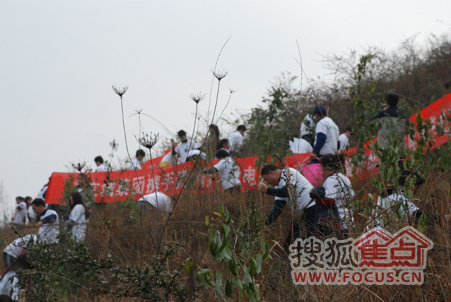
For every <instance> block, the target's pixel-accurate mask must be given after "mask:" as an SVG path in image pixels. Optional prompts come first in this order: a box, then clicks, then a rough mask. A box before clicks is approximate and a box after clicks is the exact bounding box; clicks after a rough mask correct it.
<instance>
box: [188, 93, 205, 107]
mask: <svg viewBox="0 0 451 302" xmlns="http://www.w3.org/2000/svg"><path fill="white" fill-rule="evenodd" d="M189 97H190V99H192V100H193V101H194V103H196V104H199V103H200V102H202V101H203V99H204V98H205V94H202V92H198V93H196V94H192V95H190V96H189Z"/></svg>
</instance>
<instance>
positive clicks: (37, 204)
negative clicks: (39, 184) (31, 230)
mask: <svg viewBox="0 0 451 302" xmlns="http://www.w3.org/2000/svg"><path fill="white" fill-rule="evenodd" d="M31 206H32V207H33V210H34V212H35V213H36V214H37V215H38V216H39V218H40V219H39V222H38V223H37V224H36V226H37V227H38V228H39V237H40V239H42V240H44V241H46V242H47V243H50V244H57V243H58V235H59V232H60V231H59V220H58V214H57V213H56V211H54V210H50V209H47V208H46V207H45V202H44V200H42V199H40V198H36V199H35V200H33V202H32V203H31Z"/></svg>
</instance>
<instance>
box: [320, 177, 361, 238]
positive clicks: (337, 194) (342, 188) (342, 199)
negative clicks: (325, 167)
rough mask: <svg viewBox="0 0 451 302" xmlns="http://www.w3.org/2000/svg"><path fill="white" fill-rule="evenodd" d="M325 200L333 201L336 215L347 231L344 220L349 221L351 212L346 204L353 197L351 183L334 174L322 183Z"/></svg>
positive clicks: (347, 179)
mask: <svg viewBox="0 0 451 302" xmlns="http://www.w3.org/2000/svg"><path fill="white" fill-rule="evenodd" d="M323 187H324V189H325V190H326V196H325V197H326V198H330V199H334V200H335V205H336V206H337V208H338V214H339V215H340V219H341V220H342V227H343V229H347V225H346V220H350V218H351V211H350V210H349V209H348V206H347V202H348V201H349V200H350V199H351V198H352V197H353V196H354V195H355V193H354V190H352V185H351V181H350V180H349V178H347V177H346V176H344V175H343V174H341V173H335V174H333V175H331V176H329V177H328V178H326V180H325V181H324V184H323Z"/></svg>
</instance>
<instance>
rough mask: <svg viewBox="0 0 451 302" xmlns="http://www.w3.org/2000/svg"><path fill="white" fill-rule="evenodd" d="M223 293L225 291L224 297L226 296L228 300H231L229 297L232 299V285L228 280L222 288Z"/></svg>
mask: <svg viewBox="0 0 451 302" xmlns="http://www.w3.org/2000/svg"><path fill="white" fill-rule="evenodd" d="M224 291H225V295H226V296H227V297H228V298H231V297H232V293H233V291H232V283H231V282H230V280H227V282H226V285H225V288H224Z"/></svg>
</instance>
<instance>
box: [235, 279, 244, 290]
mask: <svg viewBox="0 0 451 302" xmlns="http://www.w3.org/2000/svg"><path fill="white" fill-rule="evenodd" d="M232 283H233V284H234V285H235V286H236V287H237V288H238V289H239V290H242V289H243V284H242V283H241V281H240V279H238V278H236V277H232Z"/></svg>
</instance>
